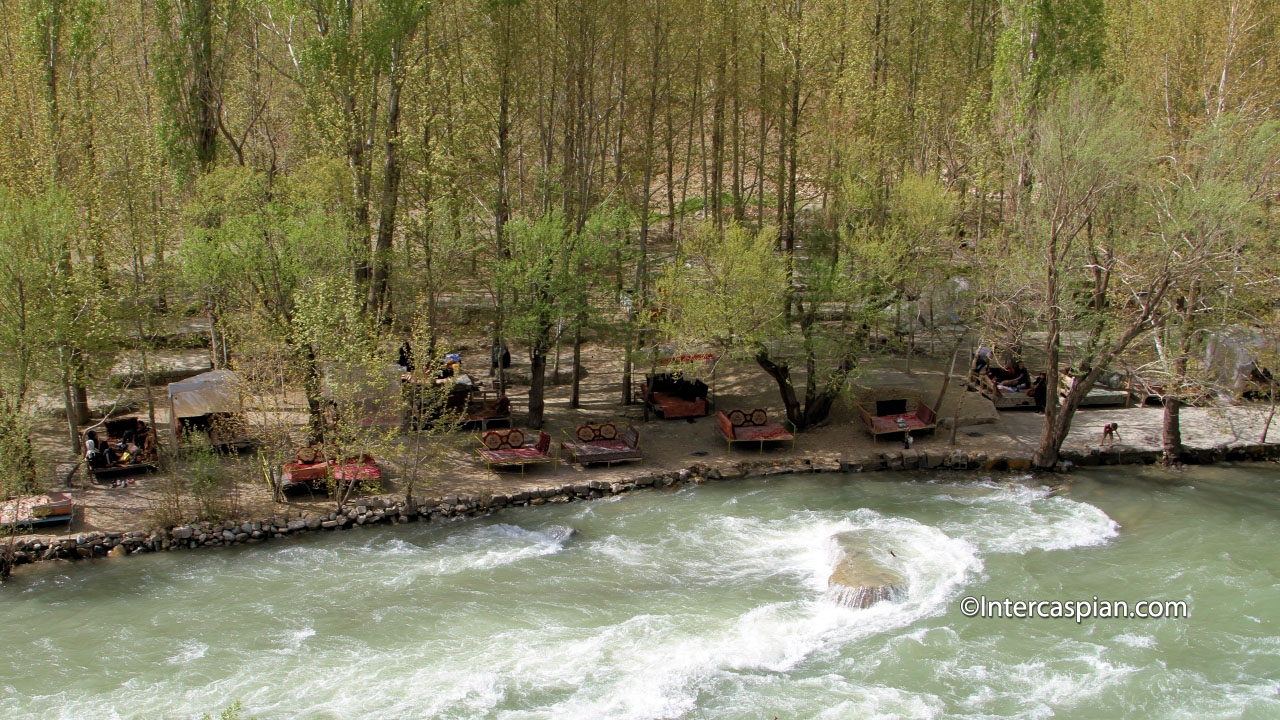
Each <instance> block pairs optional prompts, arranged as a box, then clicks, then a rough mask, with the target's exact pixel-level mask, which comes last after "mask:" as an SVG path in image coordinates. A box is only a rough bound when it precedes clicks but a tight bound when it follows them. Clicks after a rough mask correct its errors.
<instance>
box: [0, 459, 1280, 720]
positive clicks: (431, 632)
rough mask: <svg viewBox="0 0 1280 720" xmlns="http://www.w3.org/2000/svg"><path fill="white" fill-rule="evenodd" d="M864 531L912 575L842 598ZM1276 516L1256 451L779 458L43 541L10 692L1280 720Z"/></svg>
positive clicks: (309, 702)
mask: <svg viewBox="0 0 1280 720" xmlns="http://www.w3.org/2000/svg"><path fill="white" fill-rule="evenodd" d="M569 529H572V530H573V531H574V532H573V533H572V534H571V535H570V534H569V533H568V530H569ZM851 530H858V531H861V536H862V537H866V538H869V539H870V542H871V544H872V546H873V547H871V548H870V551H871V552H873V553H874V554H875V555H876V557H878V558H880V559H882V560H883V561H884V562H886V563H888V564H889V565H891V566H892V568H891V569H892V570H893V571H894V572H896V573H898V574H900V575H901V576H902V577H903V578H904V579H905V581H906V590H905V592H903V593H902V594H901V595H900V596H898V597H897V598H896V599H894V600H892V601H885V602H880V603H877V604H874V605H872V606H871V607H869V608H866V609H852V608H849V607H844V606H841V605H840V604H839V603H837V602H836V601H835V599H834V595H833V593H831V592H830V591H829V590H828V587H827V581H828V577H829V576H830V575H831V573H832V570H833V567H834V566H835V564H836V563H837V562H839V560H840V558H841V552H842V550H841V549H840V546H839V545H838V544H837V543H836V542H835V540H834V539H833V538H834V537H835V536H836V535H837V534H839V533H843V532H847V531H851ZM1278 539H1280V473H1277V471H1276V469H1275V466H1274V465H1270V466H1262V465H1257V466H1252V465H1250V466H1235V467H1220V468H1197V469H1194V470H1189V471H1186V472H1182V473H1171V472H1166V471H1161V470H1156V469H1144V468H1114V469H1108V470H1095V471H1089V472H1080V473H1077V474H1075V475H1074V476H1073V480H1072V482H1071V484H1070V486H1069V487H1068V489H1067V490H1066V492H1063V493H1059V494H1051V493H1050V491H1049V489H1048V488H1047V487H1042V486H1039V485H1038V484H1036V483H1035V482H1033V481H1030V480H1026V479H1019V478H1010V477H1000V478H995V479H989V478H980V477H977V476H970V475H961V474H954V475H895V474H886V473H878V474H867V475H795V476H779V477H773V478H768V479H756V480H743V481H733V482H721V483H711V484H707V485H702V486H697V487H692V486H691V487H685V488H683V489H680V490H677V491H665V492H664V491H646V492H638V493H633V494H630V495H624V496H618V497H615V498H610V499H606V500H601V501H595V502H588V503H572V504H565V505H546V506H542V507H538V508H524V509H513V510H507V511H505V512H502V513H499V514H497V515H494V516H492V517H489V518H483V519H479V520H465V521H455V522H444V523H430V524H428V523H419V524H411V525H404V526H399V527H378V528H369V529H358V530H353V531H348V532H341V533H325V534H310V535H309V536H304V537H297V538H286V539H283V540H277V541H273V542H270V543H266V544H261V545H254V546H248V547H242V548H235V549H228V550H215V551H202V552H179V553H159V554H154V555H146V556H140V557H136V558H130V559H127V560H100V561H93V562H81V563H75V564H67V563H42V564H39V565H36V566H30V567H25V568H22V569H20V571H19V572H17V573H16V574H15V576H14V577H13V578H12V580H11V581H10V582H9V583H7V585H6V586H4V587H0V623H2V624H3V634H4V635H3V636H4V641H3V648H4V650H3V652H0V688H3V693H2V697H0V717H4V718H8V719H10V720H16V719H17V718H76V719H79V718H99V719H101V718H198V717H200V715H201V714H203V713H205V712H210V713H212V714H213V715H215V716H216V715H217V714H218V712H219V711H220V710H221V709H222V708H224V707H226V706H227V705H229V704H231V703H232V702H233V701H236V700H240V701H242V702H243V704H244V707H245V710H246V713H251V714H253V715H254V716H256V717H259V718H263V719H267V718H271V719H274V718H295V717H296V718H435V717H446V718H470V717H497V718H557V719H560V718H772V717H778V718H852V717H888V718H896V717H907V718H932V717H936V718H943V717H948V718H949V717H960V718H991V717H1001V718H1003V717H1016V718H1043V717H1050V716H1055V715H1056V716H1059V717H1073V718H1109V717H1168V718H1183V717H1185V718H1213V717H1232V718H1234V717H1241V716H1244V717H1256V718H1274V717H1280V554H1278V553H1277V552H1276V548H1275V544H1276V542H1277V540H1278ZM970 596H971V597H985V598H986V599H988V600H1002V599H1004V598H1006V597H1008V598H1011V599H1015V600H1017V599H1023V600H1036V601H1039V600H1046V601H1053V600H1091V599H1092V598H1093V597H1094V596H1097V597H1098V598H1100V599H1102V600H1125V601H1128V602H1129V603H1131V604H1133V603H1136V602H1137V601H1140V600H1147V599H1156V600H1169V601H1186V603H1187V606H1188V609H1189V611H1190V617H1188V618H1177V619H1174V618H1164V619H1127V618H1126V619H1118V618H1102V619H1088V620H1085V621H1083V622H1076V621H1074V620H1070V619H1047V618H1039V619H1010V618H980V617H966V615H965V614H964V613H963V612H962V599H963V598H965V597H970Z"/></svg>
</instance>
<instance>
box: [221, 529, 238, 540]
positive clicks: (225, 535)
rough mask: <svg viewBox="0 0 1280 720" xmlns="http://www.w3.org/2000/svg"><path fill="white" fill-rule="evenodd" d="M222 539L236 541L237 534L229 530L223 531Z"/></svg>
mask: <svg viewBox="0 0 1280 720" xmlns="http://www.w3.org/2000/svg"><path fill="white" fill-rule="evenodd" d="M222 539H224V540H235V539H236V534H235V533H233V532H231V530H229V529H228V530H223V531H222Z"/></svg>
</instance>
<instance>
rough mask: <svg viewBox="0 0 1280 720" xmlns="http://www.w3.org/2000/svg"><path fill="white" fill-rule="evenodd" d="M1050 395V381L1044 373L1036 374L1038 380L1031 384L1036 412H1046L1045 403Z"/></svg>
mask: <svg viewBox="0 0 1280 720" xmlns="http://www.w3.org/2000/svg"><path fill="white" fill-rule="evenodd" d="M1048 395H1049V381H1048V380H1047V379H1046V378H1045V376H1044V373H1040V374H1039V375H1037V376H1036V380H1035V382H1034V383H1032V385H1031V397H1033V398H1035V401H1036V412H1038V413H1040V414H1041V415H1043V414H1044V404H1045V402H1046V400H1047V398H1048Z"/></svg>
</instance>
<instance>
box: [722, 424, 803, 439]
mask: <svg viewBox="0 0 1280 720" xmlns="http://www.w3.org/2000/svg"><path fill="white" fill-rule="evenodd" d="M733 439H734V440H794V439H795V435H792V434H791V433H789V432H787V429H786V428H784V427H782V426H781V425H743V426H739V427H736V428H734V429H733Z"/></svg>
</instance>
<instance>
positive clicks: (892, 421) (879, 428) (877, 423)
mask: <svg viewBox="0 0 1280 720" xmlns="http://www.w3.org/2000/svg"><path fill="white" fill-rule="evenodd" d="M898 418H902V421H903V422H904V423H906V427H902V426H901V425H899V424H898ZM871 427H872V429H873V430H874V431H875V433H876V434H877V435H879V434H880V433H895V432H906V431H908V430H920V429H922V428H926V427H930V426H929V425H926V424H924V423H923V422H921V421H920V418H918V417H916V416H915V415H914V414H911V415H878V416H876V417H873V418H871Z"/></svg>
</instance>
